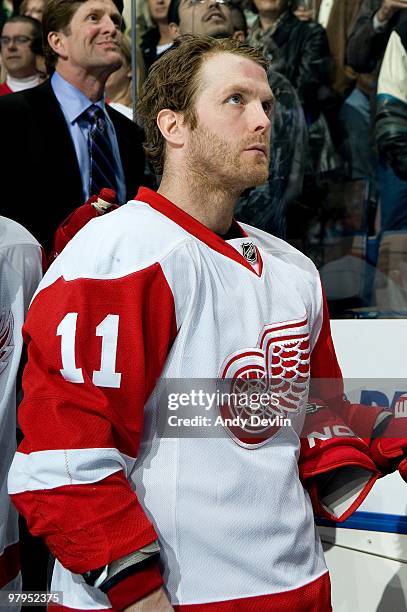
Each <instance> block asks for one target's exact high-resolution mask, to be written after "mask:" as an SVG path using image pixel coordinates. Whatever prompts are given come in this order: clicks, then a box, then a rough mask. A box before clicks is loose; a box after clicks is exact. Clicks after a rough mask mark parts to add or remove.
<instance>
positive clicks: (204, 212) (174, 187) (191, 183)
mask: <svg viewBox="0 0 407 612" xmlns="http://www.w3.org/2000/svg"><path fill="white" fill-rule="evenodd" d="M201 178H202V180H201V181H200V180H197V177H193V180H188V179H187V178H186V177H182V178H181V177H179V176H178V177H175V176H174V175H170V174H164V176H163V178H162V181H161V184H160V187H159V189H158V193H160V194H161V195H162V196H164V197H165V198H167V199H168V200H170V202H172V203H173V204H175V205H176V206H178V207H179V208H181V209H182V210H184V211H185V212H187V213H188V214H189V215H191V217H194V218H195V219H197V220H198V221H200V222H201V223H202V224H203V225H205V226H206V227H207V228H209V229H210V230H212V231H213V232H215V233H216V234H220V235H223V234H226V233H227V231H228V230H229V228H230V226H231V223H232V220H233V213H234V210H235V205H236V200H237V197H238V196H237V194H235V193H230V192H228V191H226V190H225V189H217V188H216V187H215V186H213V185H210V184H209V183H208V181H207V179H206V177H201Z"/></svg>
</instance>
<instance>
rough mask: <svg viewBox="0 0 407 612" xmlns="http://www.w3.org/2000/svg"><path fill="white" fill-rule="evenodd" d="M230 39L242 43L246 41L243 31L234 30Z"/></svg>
mask: <svg viewBox="0 0 407 612" xmlns="http://www.w3.org/2000/svg"><path fill="white" fill-rule="evenodd" d="M232 38H234V39H235V40H238V41H239V42H242V43H244V42H245V41H246V39H245V36H244V32H243V30H235V31H234V32H233V34H232Z"/></svg>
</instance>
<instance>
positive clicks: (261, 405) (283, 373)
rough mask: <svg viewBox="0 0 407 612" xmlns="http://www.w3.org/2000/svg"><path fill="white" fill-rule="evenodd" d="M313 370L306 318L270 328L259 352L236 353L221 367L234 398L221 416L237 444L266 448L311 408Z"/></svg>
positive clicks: (261, 338)
mask: <svg viewBox="0 0 407 612" xmlns="http://www.w3.org/2000/svg"><path fill="white" fill-rule="evenodd" d="M309 372H310V339H309V331H308V320H307V318H306V317H304V318H302V319H298V320H293V321H286V322H284V323H273V324H270V325H266V326H265V327H264V328H263V329H262V331H261V333H260V335H259V338H258V341H257V346H256V347H255V348H247V349H242V350H240V351H237V352H235V353H232V354H230V355H229V356H228V357H227V358H226V359H225V361H224V362H223V364H222V368H221V378H222V379H227V380H230V391H228V392H229V393H230V400H229V401H228V402H227V404H225V403H223V404H222V406H220V412H221V415H222V418H223V422H224V426H225V428H226V430H227V431H228V433H229V434H230V435H231V436H232V438H233V439H234V440H235V442H237V443H238V444H240V445H242V446H245V447H248V448H254V447H257V446H261V445H263V444H266V443H267V441H268V440H269V439H270V438H271V437H272V436H273V435H274V434H275V433H276V432H277V431H279V429H280V427H281V426H283V425H286V424H287V423H289V421H290V416H294V415H296V414H299V413H300V411H301V409H305V406H306V403H307V399H308V386H309Z"/></svg>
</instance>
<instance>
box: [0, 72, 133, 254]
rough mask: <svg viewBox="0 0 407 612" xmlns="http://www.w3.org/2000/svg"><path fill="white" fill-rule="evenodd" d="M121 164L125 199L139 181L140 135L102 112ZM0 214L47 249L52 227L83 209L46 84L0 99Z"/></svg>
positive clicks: (76, 173)
mask: <svg viewBox="0 0 407 612" xmlns="http://www.w3.org/2000/svg"><path fill="white" fill-rule="evenodd" d="M107 112H108V114H109V116H110V118H111V120H112V122H113V125H114V128H115V131H116V136H117V140H118V144H119V151H120V156H121V161H122V165H123V170H124V175H125V181H126V192H127V199H130V198H131V197H134V195H135V193H136V191H137V188H138V186H139V185H140V184H141V183H142V182H143V176H144V159H145V158H144V152H143V149H142V132H141V130H140V128H138V127H137V126H136V125H135V124H134V123H133V122H131V121H129V120H128V119H127V118H126V117H124V116H123V115H121V114H120V113H118V112H117V111H115V110H113V109H112V108H109V107H107ZM0 134H1V136H2V143H3V147H2V158H1V163H0V168H1V173H2V190H1V201H0V214H1V215H4V216H6V217H10V218H11V219H14V220H15V221H18V222H19V223H21V224H22V225H24V226H25V227H26V228H27V229H28V230H30V231H31V232H32V233H33V234H34V236H35V237H36V238H37V240H39V242H40V243H41V244H42V245H43V246H45V248H46V249H49V248H50V246H51V244H52V239H53V235H54V232H55V230H56V228H57V226H58V225H59V224H60V223H61V221H63V220H64V219H65V218H66V217H67V216H68V214H69V213H70V212H71V211H72V210H73V209H74V208H76V207H77V206H79V205H81V204H83V195H82V193H83V192H82V180H81V175H80V169H79V166H78V162H77V158H76V154H75V149H74V144H73V142H72V139H71V136H70V133H69V130H68V126H67V125H66V121H65V118H64V115H63V113H62V110H61V108H60V105H59V103H58V100H57V99H56V97H55V94H54V92H53V89H52V87H51V84H50V82H49V81H47V82H46V83H44V84H43V85H40V86H38V87H35V88H33V89H27V90H25V91H22V92H19V93H15V94H11V95H8V96H2V97H0Z"/></svg>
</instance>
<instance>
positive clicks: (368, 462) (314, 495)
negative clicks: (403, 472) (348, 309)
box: [299, 293, 379, 521]
mask: <svg viewBox="0 0 407 612" xmlns="http://www.w3.org/2000/svg"><path fill="white" fill-rule="evenodd" d="M315 325H318V326H319V333H318V334H317V339H316V342H315V345H314V347H313V350H312V353H311V368H310V370H311V386H310V399H309V404H308V407H307V414H306V419H305V424H304V428H303V432H302V437H301V453H300V461H299V469H300V476H301V479H302V481H303V483H304V484H305V486H306V487H307V489H308V491H309V492H310V495H311V499H312V502H313V506H314V510H315V512H316V513H317V514H319V515H323V516H325V517H326V518H329V519H331V520H337V521H342V520H345V519H346V518H348V517H349V516H350V515H351V514H352V513H353V512H354V511H355V510H356V509H357V508H358V507H359V505H360V504H361V503H362V501H363V500H364V499H365V497H366V495H367V494H368V493H369V491H370V489H371V488H372V486H373V484H374V483H375V481H376V480H377V478H378V477H379V472H378V470H377V468H376V466H375V464H374V462H373V461H372V458H371V456H370V449H369V445H368V442H367V441H366V440H365V439H363V437H362V436H361V435H360V431H359V428H358V430H355V429H354V428H353V426H354V424H355V423H356V420H355V418H353V417H352V415H354V413H355V410H354V408H355V407H354V406H353V405H352V404H350V403H349V402H347V400H346V398H345V396H344V387H343V379H342V373H341V369H340V367H339V364H338V360H337V357H336V353H335V348H334V344H333V341H332V336H331V329H330V323H329V313H328V307H327V303H326V299H325V296H324V295H323V293H322V294H321V307H320V312H319V316H318V318H317V320H316V323H315ZM357 414H358V416H359V417H360V418H361V417H362V416H363V419H362V421H366V420H368V421H369V422H370V417H369V415H370V411H369V410H367V411H366V412H365V413H363V415H362V411H359V412H358V413H357ZM374 418H376V415H374Z"/></svg>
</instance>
